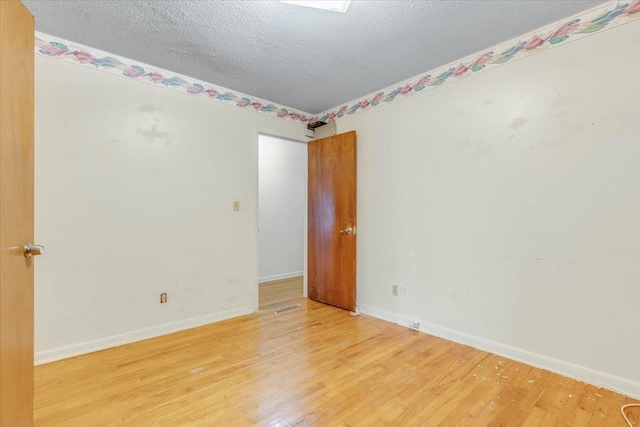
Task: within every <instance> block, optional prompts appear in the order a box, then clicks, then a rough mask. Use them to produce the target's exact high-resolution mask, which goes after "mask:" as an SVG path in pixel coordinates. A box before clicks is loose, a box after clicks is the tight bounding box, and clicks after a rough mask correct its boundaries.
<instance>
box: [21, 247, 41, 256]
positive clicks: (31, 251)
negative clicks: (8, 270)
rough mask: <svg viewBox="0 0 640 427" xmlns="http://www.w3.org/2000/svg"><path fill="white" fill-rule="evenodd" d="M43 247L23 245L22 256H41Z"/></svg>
mask: <svg viewBox="0 0 640 427" xmlns="http://www.w3.org/2000/svg"><path fill="white" fill-rule="evenodd" d="M43 253H44V246H40V245H24V256H26V257H27V258H29V257H30V256H31V255H42V254H43Z"/></svg>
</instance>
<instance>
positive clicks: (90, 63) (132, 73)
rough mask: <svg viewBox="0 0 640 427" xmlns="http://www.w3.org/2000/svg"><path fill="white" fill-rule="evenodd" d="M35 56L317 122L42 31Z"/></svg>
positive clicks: (306, 115)
mask: <svg viewBox="0 0 640 427" xmlns="http://www.w3.org/2000/svg"><path fill="white" fill-rule="evenodd" d="M35 53H36V55H40V56H44V57H48V58H54V59H58V60H61V61H64V62H67V63H71V64H75V65H81V66H84V67H88V68H91V69H94V70H98V71H103V72H106V73H109V74H112V75H116V76H121V77H125V78H128V79H131V80H136V81H139V82H143V83H148V84H152V85H156V86H159V87H164V88H167V89H171V90H174V91H178V92H182V93H186V94H190V95H194V96H199V97H202V98H205V99H210V100H213V101H218V102H220V103H222V104H225V105H230V106H234V107H239V108H242V109H244V110H247V111H253V112H257V113H264V114H267V115H270V116H274V117H278V118H281V119H286V120H291V121H294V122H300V123H307V122H308V121H309V120H310V119H313V118H314V115H313V114H310V113H306V112H304V111H300V110H296V109H294V108H289V107H286V106H283V105H279V104H276V103H274V102H271V101H267V100H264V99H261V98H257V97H254V96H251V95H246V94H244V93H241V92H237V91H232V90H231V89H227V88H225V87H222V86H218V85H215V84H213V83H207V82H202V81H199V80H197V79H193V78H191V77H188V76H185V75H182V74H178V73H174V72H172V71H168V70H164V69H162V68H158V67H153V66H151V65H147V64H144V63H141V62H138V61H134V60H131V59H128V58H124V57H122V56H119V55H115V54H112V53H108V52H104V51H102V50H99V49H94V48H91V47H88V46H85V45H83V44H80V43H75V42H71V41H68V40H64V39H61V38H59V37H54V36H50V35H48V34H45V33H41V32H39V31H36V41H35Z"/></svg>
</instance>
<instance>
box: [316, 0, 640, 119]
mask: <svg viewBox="0 0 640 427" xmlns="http://www.w3.org/2000/svg"><path fill="white" fill-rule="evenodd" d="M638 18H640V0H634V1H629V2H608V3H605V4H604V5H601V6H599V7H596V8H594V9H591V10H587V11H586V12H583V13H581V14H580V15H576V16H574V17H573V18H570V19H569V20H568V21H567V22H565V23H564V24H560V25H559V24H558V23H556V24H552V25H549V26H547V27H544V28H542V29H539V30H536V31H534V32H531V33H529V34H527V35H525V36H522V37H520V38H518V39H512V40H511V41H509V42H506V43H503V44H501V45H498V46H496V47H494V48H491V49H490V50H488V51H487V52H485V53H483V54H481V55H479V56H478V55H477V54H476V55H473V56H469V57H467V58H465V59H463V60H462V61H456V62H454V63H451V64H449V65H446V66H444V67H441V68H437V69H435V70H433V71H431V72H428V73H425V74H423V75H420V76H416V77H413V78H411V79H408V80H405V81H404V82H402V83H398V84H395V85H393V86H389V87H387V88H385V89H382V90H380V91H377V92H374V93H371V94H369V95H367V96H365V97H362V98H358V99H356V100H353V101H350V102H348V103H347V104H346V105H343V106H341V107H336V108H333V109H330V110H327V111H325V112H323V113H320V114H319V115H318V116H317V117H315V118H313V119H312V121H316V120H321V121H323V122H326V121H328V120H332V119H333V120H335V119H340V118H342V117H345V116H349V115H352V114H356V113H358V112H361V111H366V110H369V109H371V108H374V107H377V106H379V105H384V104H386V103H389V102H392V101H395V100H397V99H402V98H403V97H407V96H410V95H414V94H416V93H421V92H426V91H428V90H430V89H434V88H436V87H439V86H441V85H443V84H448V83H453V82H455V81H457V80H460V79H462V78H465V77H468V76H470V75H474V74H477V73H479V72H481V71H486V70H490V69H493V68H496V67H499V66H501V65H504V64H506V63H508V62H509V61H513V60H514V59H521V58H523V57H527V56H529V55H533V54H536V53H540V52H544V51H546V50H548V49H551V48H553V47H556V46H559V45H563V44H567V42H568V41H575V40H578V39H581V38H584V37H587V36H590V35H592V34H594V33H597V32H599V31H602V30H605V29H610V28H615V27H617V26H620V25H623V24H626V23H629V22H631V21H633V20H636V19H638Z"/></svg>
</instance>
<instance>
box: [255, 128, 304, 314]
mask: <svg viewBox="0 0 640 427" xmlns="http://www.w3.org/2000/svg"><path fill="white" fill-rule="evenodd" d="M260 135H263V136H271V137H273V138H278V139H283V140H285V141H291V142H296V143H299V144H304V145H307V146H308V144H309V140H307V141H304V140H302V139H295V138H290V137H286V136H281V135H277V134H274V133H271V132H261V131H260V130H256V131H255V132H254V135H253V142H252V144H251V145H252V160H253V170H254V171H255V178H254V186H255V187H254V188H255V191H254V193H253V195H254V200H253V203H254V206H255V209H254V211H253V215H252V219H251V222H252V223H251V226H252V228H253V239H252V240H253V242H252V243H253V253H254V256H255V259H256V264H255V270H254V272H253V282H254V289H255V290H256V292H255V295H254V311H258V309H259V307H260V292H259V291H260V288H259V287H260V283H259V280H258V279H259V273H258V268H259V262H260V256H259V253H258V220H259V218H260V217H259V215H260V212H259V210H260V207H259V200H260V199H259V197H260V191H259V189H260V159H259V153H260V150H259V148H258V145H259V144H260ZM304 170H305V174H304V175H305V179H304V182H305V187H306V190H305V193H306V194H308V193H309V163H308V162H306V163H305V168H304ZM308 222H309V207H308V203H305V207H304V234H303V238H304V244H303V247H304V254H303V257H304V261H303V269H302V270H303V279H302V296H303V297H305V298H307V295H308V282H307V277H308V271H307V263H308V260H307V251H308V236H307V234H308Z"/></svg>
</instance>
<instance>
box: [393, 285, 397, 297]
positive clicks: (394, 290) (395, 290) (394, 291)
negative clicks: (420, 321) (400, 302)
mask: <svg viewBox="0 0 640 427" xmlns="http://www.w3.org/2000/svg"><path fill="white" fill-rule="evenodd" d="M391 295H393V296H394V297H397V296H398V285H391Z"/></svg>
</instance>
